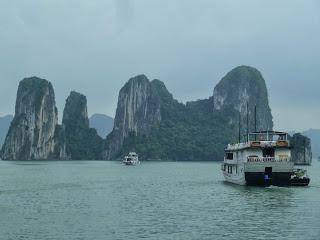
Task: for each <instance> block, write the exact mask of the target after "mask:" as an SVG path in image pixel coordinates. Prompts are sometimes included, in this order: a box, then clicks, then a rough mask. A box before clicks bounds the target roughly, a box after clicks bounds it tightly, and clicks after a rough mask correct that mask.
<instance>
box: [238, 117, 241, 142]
mask: <svg viewBox="0 0 320 240" xmlns="http://www.w3.org/2000/svg"><path fill="white" fill-rule="evenodd" d="M238 139H239V143H240V142H241V112H240V111H239V136H238Z"/></svg>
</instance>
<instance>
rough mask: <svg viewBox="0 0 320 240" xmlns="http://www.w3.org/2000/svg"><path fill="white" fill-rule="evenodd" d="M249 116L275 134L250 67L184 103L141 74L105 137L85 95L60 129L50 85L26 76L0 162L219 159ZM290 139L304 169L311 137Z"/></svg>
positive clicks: (74, 101) (261, 86)
mask: <svg viewBox="0 0 320 240" xmlns="http://www.w3.org/2000/svg"><path fill="white" fill-rule="evenodd" d="M247 105H248V112H247ZM255 109H256V113H255V114H256V116H254V110H255ZM239 114H240V118H239ZM247 118H248V120H249V125H248V127H249V129H247V126H246V125H245V123H246V121H247ZM254 119H256V130H258V131H265V130H270V131H271V130H272V129H273V117H272V114H271V109H270V106H269V102H268V91H267V87H266V83H265V80H264V79H263V76H262V75H261V73H260V72H259V71H258V70H257V69H255V68H253V67H249V66H239V67H236V68H234V69H232V70H231V71H230V72H228V73H227V74H226V75H225V76H224V77H223V78H222V79H221V81H220V82H219V83H218V84H217V85H216V86H215V88H214V89H213V95H212V96H209V97H207V98H204V99H201V100H196V101H192V102H187V103H186V104H183V103H180V102H179V101H178V100H176V99H175V98H174V97H173V96H172V94H171V93H170V92H169V91H168V89H167V88H166V86H165V84H164V83H163V82H161V81H160V80H157V79H155V80H152V81H150V80H149V79H148V78H147V77H146V76H145V75H138V76H136V77H133V78H131V79H129V81H128V82H127V83H126V84H125V85H124V86H123V87H122V88H121V90H120V92H119V97H118V104H117V110H116V116H115V120H114V127H113V130H112V131H111V133H110V134H109V135H108V136H107V137H106V138H105V139H103V138H101V137H100V136H99V135H98V134H97V130H96V129H93V128H90V126H89V118H88V110H87V99H86V96H84V95H82V94H81V93H78V92H75V91H73V92H71V93H70V95H69V97H68V98H67V99H66V104H65V107H64V110H63V117H62V123H61V124H58V110H57V107H56V101H55V92H54V87H53V86H52V84H51V83H50V82H49V81H47V80H44V79H40V78H37V77H31V78H25V79H23V80H22V81H21V82H20V84H19V87H18V92H17V98H16V106H15V115H14V118H13V120H12V122H11V125H10V128H9V129H8V133H7V135H6V138H5V141H4V143H3V146H2V150H1V158H2V159H3V160H117V159H120V158H122V157H124V156H125V155H126V153H128V152H129V151H130V150H131V149H135V151H137V152H139V155H140V158H141V159H143V160H146V161H148V160H171V161H221V160H222V159H223V156H224V149H225V146H226V145H227V144H228V143H230V142H235V141H237V138H238V134H239V129H238V128H239V121H240V122H242V123H243V125H244V126H243V127H242V128H241V130H240V131H242V132H241V133H240V134H241V135H242V134H245V133H246V132H247V131H249V132H251V131H253V130H254V129H253V125H254ZM290 139H291V144H292V147H293V148H292V157H293V158H292V161H293V162H295V163H299V164H310V163H311V159H312V157H311V143H310V139H309V138H307V137H304V136H302V135H301V134H294V135H293V136H292V137H290ZM302 143H303V144H302ZM295 146H296V147H295Z"/></svg>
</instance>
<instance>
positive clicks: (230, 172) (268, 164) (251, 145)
mask: <svg viewBox="0 0 320 240" xmlns="http://www.w3.org/2000/svg"><path fill="white" fill-rule="evenodd" d="M244 137H245V141H244V142H240V141H239V143H235V144H229V145H228V146H227V148H226V149H225V157H224V162H223V164H222V172H223V175H224V178H225V180H226V181H227V182H231V183H235V184H239V185H251V186H270V185H273V186H307V185H308V184H309V182H310V179H309V178H308V177H307V176H306V172H302V171H301V170H296V169H294V163H293V162H292V161H291V150H290V142H289V140H288V134H287V133H285V132H276V131H261V132H253V133H248V134H246V135H245V136H244ZM302 173H303V174H302Z"/></svg>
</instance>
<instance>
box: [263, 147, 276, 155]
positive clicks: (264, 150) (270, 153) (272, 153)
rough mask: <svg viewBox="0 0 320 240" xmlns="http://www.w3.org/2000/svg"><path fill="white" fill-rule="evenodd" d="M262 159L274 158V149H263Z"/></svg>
mask: <svg viewBox="0 0 320 240" xmlns="http://www.w3.org/2000/svg"><path fill="white" fill-rule="evenodd" d="M263 157H274V148H264V149H263Z"/></svg>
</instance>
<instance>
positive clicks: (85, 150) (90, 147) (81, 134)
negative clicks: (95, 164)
mask: <svg viewBox="0 0 320 240" xmlns="http://www.w3.org/2000/svg"><path fill="white" fill-rule="evenodd" d="M60 131H61V132H60V133H61V135H60V137H61V138H63V137H65V141H66V152H67V155H68V156H69V157H70V158H71V159H73V160H98V159H101V158H102V155H101V152H102V143H103V141H102V138H100V137H99V136H98V134H97V131H96V130H95V129H93V128H90V127H89V118H88V111H87V98H86V96H84V95H82V94H80V93H77V92H74V91H73V92H71V93H70V95H69V97H68V98H67V100H66V105H65V108H64V111H63V119H62V129H61V130H60Z"/></svg>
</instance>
